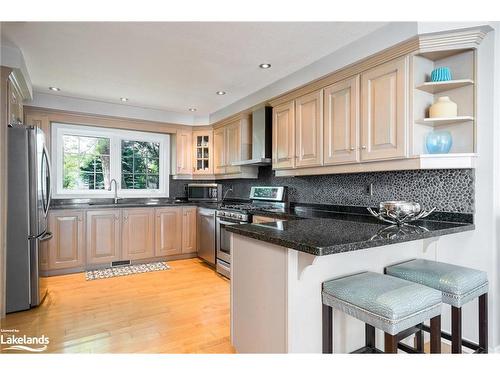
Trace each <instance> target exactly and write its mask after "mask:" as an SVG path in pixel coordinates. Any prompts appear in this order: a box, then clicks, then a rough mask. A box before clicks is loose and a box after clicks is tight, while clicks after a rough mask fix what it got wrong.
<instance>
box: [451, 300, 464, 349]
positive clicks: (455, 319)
mask: <svg viewBox="0 0 500 375" xmlns="http://www.w3.org/2000/svg"><path fill="white" fill-rule="evenodd" d="M451 352H452V353H453V354H460V353H462V308H461V307H455V306H452V307H451Z"/></svg>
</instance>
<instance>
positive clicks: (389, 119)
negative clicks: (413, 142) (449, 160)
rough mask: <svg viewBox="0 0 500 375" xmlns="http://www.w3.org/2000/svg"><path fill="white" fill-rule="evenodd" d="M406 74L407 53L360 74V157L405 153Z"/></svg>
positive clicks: (398, 156) (385, 156)
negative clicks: (405, 55)
mask: <svg viewBox="0 0 500 375" xmlns="http://www.w3.org/2000/svg"><path fill="white" fill-rule="evenodd" d="M407 76H408V59H407V58H406V57H405V58H402V59H397V60H394V61H390V62H388V63H385V64H382V65H380V66H378V67H376V68H373V69H371V70H369V71H367V72H366V73H363V74H362V75H361V107H362V109H361V112H362V118H361V160H380V159H395V158H402V157H404V156H405V155H406V143H407V140H406V138H407V113H406V112H407V96H408V95H407V86H408V85H407V80H408V77H407Z"/></svg>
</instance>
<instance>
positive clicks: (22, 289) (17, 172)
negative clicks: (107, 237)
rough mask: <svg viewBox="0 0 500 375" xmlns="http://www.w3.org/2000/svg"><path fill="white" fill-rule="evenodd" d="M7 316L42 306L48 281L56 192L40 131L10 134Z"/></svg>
mask: <svg viewBox="0 0 500 375" xmlns="http://www.w3.org/2000/svg"><path fill="white" fill-rule="evenodd" d="M7 134H8V168H7V178H8V182H7V183H8V187H7V189H8V192H7V196H8V201H7V262H6V263H7V267H6V268H7V270H6V271H7V272H6V276H7V278H6V289H7V295H6V297H7V298H6V302H7V312H8V313H9V312H14V311H21V310H27V309H30V308H32V307H35V306H38V305H39V304H40V303H42V301H43V299H44V297H45V295H46V293H47V289H46V283H45V281H46V279H45V278H44V277H42V276H43V275H41V272H40V247H41V243H42V241H46V240H48V239H50V238H51V237H52V234H51V233H50V232H48V230H47V214H48V212H49V205H50V198H51V194H52V189H51V181H50V160H49V154H48V152H47V147H46V144H45V134H44V133H43V131H42V130H41V129H40V128H38V127H33V126H13V127H9V128H8V131H7Z"/></svg>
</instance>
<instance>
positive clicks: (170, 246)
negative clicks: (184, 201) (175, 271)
mask: <svg viewBox="0 0 500 375" xmlns="http://www.w3.org/2000/svg"><path fill="white" fill-rule="evenodd" d="M155 211H156V213H155V214H156V219H155V226H156V231H155V237H156V238H155V256H167V255H177V254H181V253H182V223H183V216H182V207H165V208H157V209H156V210H155Z"/></svg>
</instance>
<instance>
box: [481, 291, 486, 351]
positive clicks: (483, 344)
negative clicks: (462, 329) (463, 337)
mask: <svg viewBox="0 0 500 375" xmlns="http://www.w3.org/2000/svg"><path fill="white" fill-rule="evenodd" d="M479 348H480V349H481V352H482V353H488V293H485V294H483V295H482V296H479Z"/></svg>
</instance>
